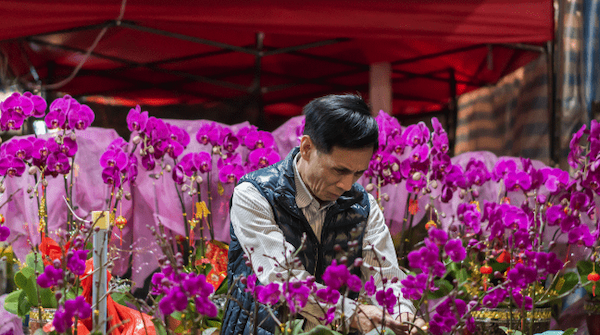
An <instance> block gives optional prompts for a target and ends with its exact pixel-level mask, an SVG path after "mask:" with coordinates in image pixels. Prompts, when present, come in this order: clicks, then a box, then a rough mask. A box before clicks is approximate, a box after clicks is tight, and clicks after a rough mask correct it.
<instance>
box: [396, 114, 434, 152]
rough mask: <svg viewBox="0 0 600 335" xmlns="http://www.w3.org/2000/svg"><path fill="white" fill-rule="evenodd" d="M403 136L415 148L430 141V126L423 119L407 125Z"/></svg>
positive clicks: (407, 143) (405, 141)
mask: <svg viewBox="0 0 600 335" xmlns="http://www.w3.org/2000/svg"><path fill="white" fill-rule="evenodd" d="M402 137H403V139H404V143H406V145H408V146H411V147H413V148H414V147H416V146H417V145H419V144H425V143H427V141H429V128H427V126H426V125H425V123H424V122H422V121H421V122H419V123H417V124H413V125H410V126H408V127H406V129H405V130H404V133H403V134H402Z"/></svg>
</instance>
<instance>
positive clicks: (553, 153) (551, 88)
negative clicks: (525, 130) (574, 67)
mask: <svg viewBox="0 0 600 335" xmlns="http://www.w3.org/2000/svg"><path fill="white" fill-rule="evenodd" d="M546 62H547V71H548V114H549V115H548V118H549V121H550V122H549V123H550V124H549V128H550V129H549V132H550V138H549V145H550V164H551V165H552V166H555V165H557V164H559V163H560V162H559V160H560V158H559V155H558V150H557V149H558V143H559V141H560V136H557V134H560V131H558V132H557V130H558V129H557V128H558V127H560V124H559V123H558V122H557V120H556V104H555V102H556V88H555V83H554V42H553V41H548V42H547V43H546Z"/></svg>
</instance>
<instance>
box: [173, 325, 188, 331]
mask: <svg viewBox="0 0 600 335" xmlns="http://www.w3.org/2000/svg"><path fill="white" fill-rule="evenodd" d="M185 330H186V329H185V326H184V325H183V323H182V324H180V325H179V326H177V328H175V330H174V331H173V332H175V333H183V332H184V331H185Z"/></svg>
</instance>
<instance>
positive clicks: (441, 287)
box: [427, 279, 454, 299]
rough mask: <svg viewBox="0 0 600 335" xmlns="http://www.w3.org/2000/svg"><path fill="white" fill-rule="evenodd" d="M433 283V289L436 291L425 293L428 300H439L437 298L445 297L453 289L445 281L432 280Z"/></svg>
mask: <svg viewBox="0 0 600 335" xmlns="http://www.w3.org/2000/svg"><path fill="white" fill-rule="evenodd" d="M433 283H434V285H435V287H437V288H438V290H437V291H429V292H427V297H428V298H429V299H439V298H442V297H445V296H447V295H448V294H449V293H450V291H452V289H453V288H454V287H453V286H452V284H451V283H450V282H449V281H447V280H445V279H438V280H434V281H433Z"/></svg>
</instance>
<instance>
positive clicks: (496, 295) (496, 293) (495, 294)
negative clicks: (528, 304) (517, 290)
mask: <svg viewBox="0 0 600 335" xmlns="http://www.w3.org/2000/svg"><path fill="white" fill-rule="evenodd" d="M507 296H508V292H507V291H506V290H505V289H503V288H497V289H495V290H493V291H491V292H489V293H487V294H486V295H485V296H484V297H483V300H482V301H481V303H482V305H483V306H485V307H486V308H496V306H498V304H499V303H501V302H502V301H504V299H505V298H506V297H507Z"/></svg>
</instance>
